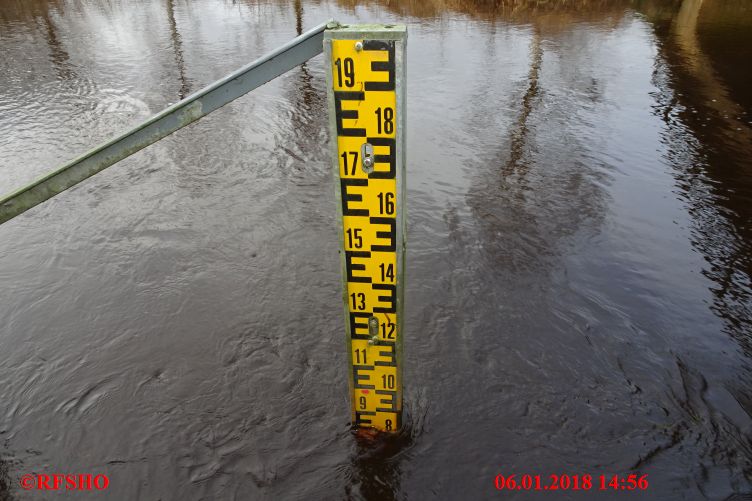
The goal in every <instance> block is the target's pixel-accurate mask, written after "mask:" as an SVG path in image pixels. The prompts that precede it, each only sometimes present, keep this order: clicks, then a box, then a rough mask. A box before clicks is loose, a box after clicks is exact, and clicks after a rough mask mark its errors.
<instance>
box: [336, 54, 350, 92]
mask: <svg viewBox="0 0 752 501" xmlns="http://www.w3.org/2000/svg"><path fill="white" fill-rule="evenodd" d="M334 64H335V65H336V66H337V80H338V81H339V86H340V87H342V74H343V70H344V76H345V87H352V86H353V85H355V63H353V60H352V59H351V58H349V57H346V58H345V62H344V64H343V63H342V60H341V59H339V58H337V60H336V61H334Z"/></svg>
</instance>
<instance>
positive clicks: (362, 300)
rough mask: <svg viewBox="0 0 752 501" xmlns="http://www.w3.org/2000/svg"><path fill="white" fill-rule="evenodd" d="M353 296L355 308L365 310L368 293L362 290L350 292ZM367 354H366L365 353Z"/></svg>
mask: <svg viewBox="0 0 752 501" xmlns="http://www.w3.org/2000/svg"><path fill="white" fill-rule="evenodd" d="M350 297H351V298H352V304H353V310H365V309H366V295H365V294H363V293H362V292H358V293H355V292H353V293H352V294H350ZM364 356H365V355H364Z"/></svg>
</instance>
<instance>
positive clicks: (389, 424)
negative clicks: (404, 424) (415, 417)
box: [384, 419, 392, 431]
mask: <svg viewBox="0 0 752 501" xmlns="http://www.w3.org/2000/svg"><path fill="white" fill-rule="evenodd" d="M384 427H385V428H386V431H392V420H391V419H387V420H386V421H384Z"/></svg>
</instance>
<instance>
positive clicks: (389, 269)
mask: <svg viewBox="0 0 752 501" xmlns="http://www.w3.org/2000/svg"><path fill="white" fill-rule="evenodd" d="M369 256H370V253H369ZM379 269H381V281H382V282H386V279H387V278H388V279H389V281H390V282H394V265H393V264H391V263H390V264H385V263H381V264H380V265H379Z"/></svg>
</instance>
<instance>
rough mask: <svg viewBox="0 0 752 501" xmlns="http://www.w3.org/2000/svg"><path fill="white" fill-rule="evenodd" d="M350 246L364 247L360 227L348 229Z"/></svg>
mask: <svg viewBox="0 0 752 501" xmlns="http://www.w3.org/2000/svg"><path fill="white" fill-rule="evenodd" d="M347 241H348V247H350V248H351V249H352V248H355V249H360V248H362V247H363V238H362V237H361V236H360V228H355V229H352V228H348V229H347Z"/></svg>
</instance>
